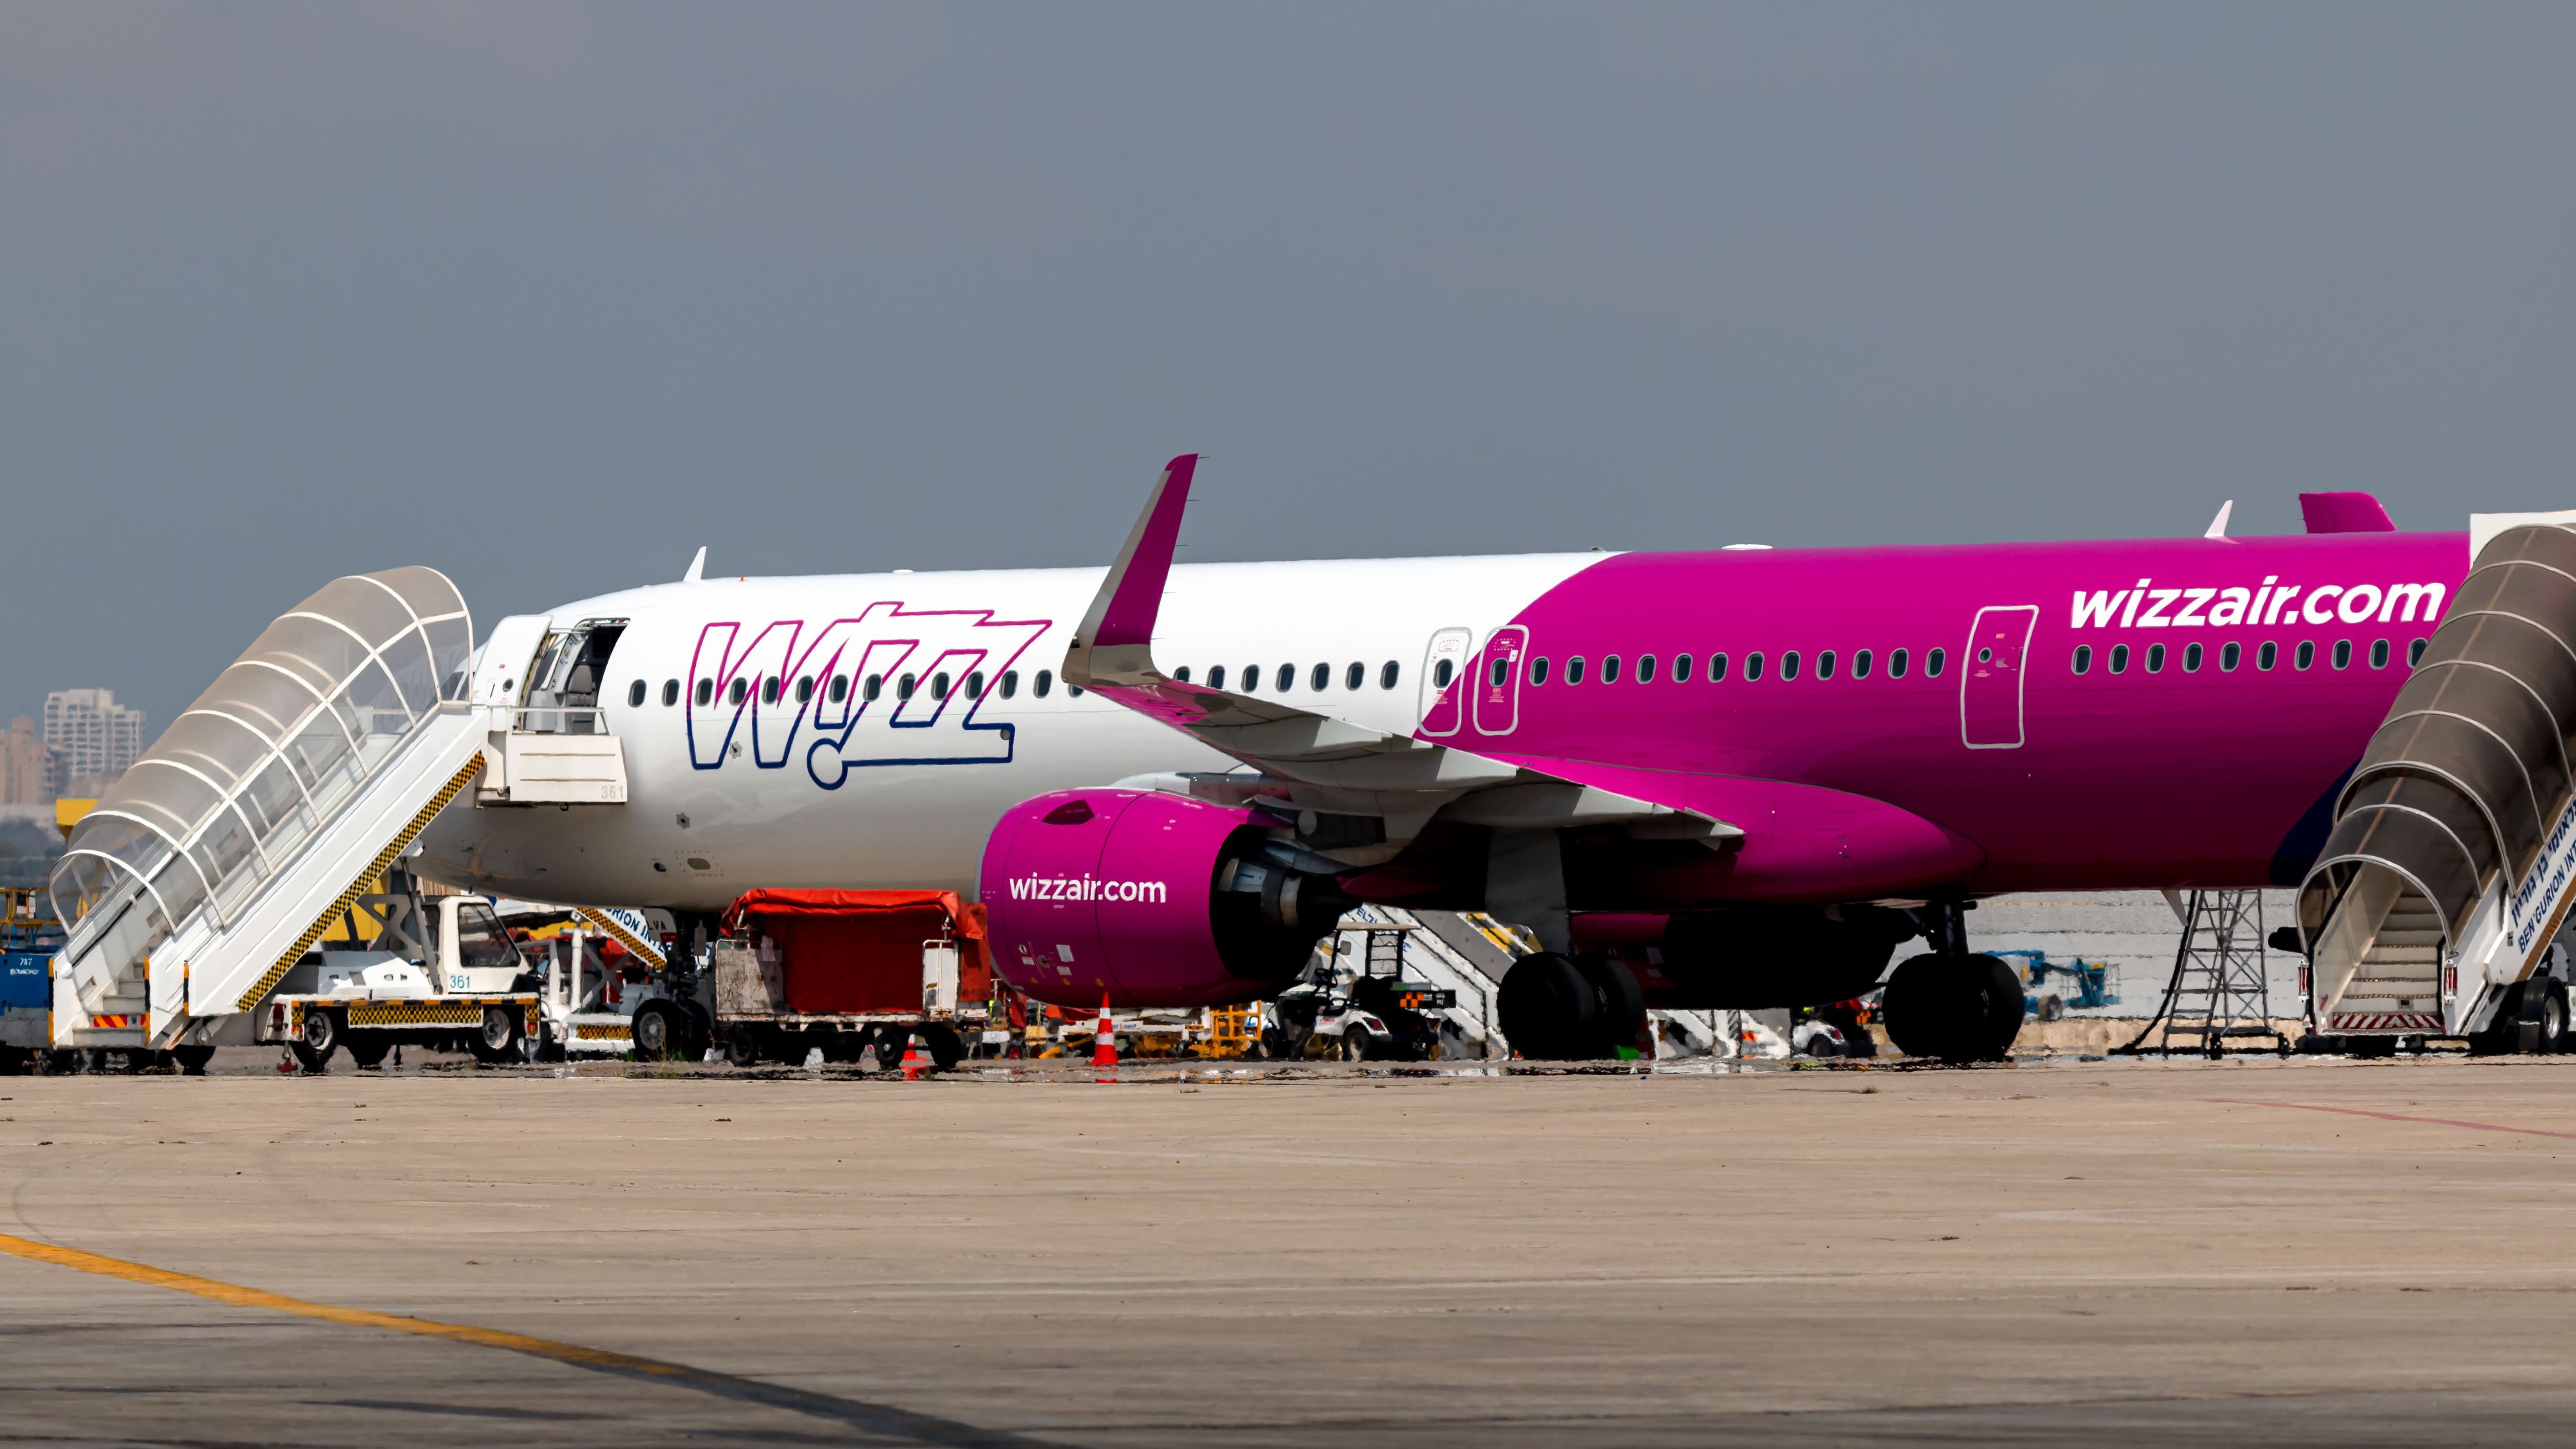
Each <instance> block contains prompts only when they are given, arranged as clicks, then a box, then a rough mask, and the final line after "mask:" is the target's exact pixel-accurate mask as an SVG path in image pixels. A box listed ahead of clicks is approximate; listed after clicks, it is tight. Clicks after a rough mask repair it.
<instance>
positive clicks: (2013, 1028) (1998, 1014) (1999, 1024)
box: [1967, 956, 2022, 1062]
mask: <svg viewBox="0 0 2576 1449" xmlns="http://www.w3.org/2000/svg"><path fill="white" fill-rule="evenodd" d="M1967 971H1968V973H1969V975H1970V976H1971V977H1972V978H1974V979H1976V980H1977V982H1978V984H1979V985H1980V986H1982V987H1983V989H1984V991H1985V996H1986V1012H1985V1016H1986V1050H1985V1053H1984V1055H1983V1056H1982V1057H1980V1058H1979V1060H1981V1061H1989V1062H2000V1061H2003V1060H2006V1059H2007V1058H2009V1057H2010V1056H2011V1055H2012V1047H2013V1040H2014V1038H2016V1037H2019V1036H2020V1035H2021V1021H2022V1005H2021V976H2020V975H2019V974H2018V973H2016V972H2015V971H2014V970H2013V969H2012V967H2011V965H2009V964H2008V963H2006V962H2005V961H2004V960H2002V959H2001V958H2000V957H1995V956H1971V957H1969V958H1968V964H1967Z"/></svg>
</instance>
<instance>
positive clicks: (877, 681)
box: [867, 674, 885, 704]
mask: <svg viewBox="0 0 2576 1449" xmlns="http://www.w3.org/2000/svg"><path fill="white" fill-rule="evenodd" d="M884 693H885V676H884V675H882V674H871V675H869V676H868V690H867V694H868V702H869V703H870V704H874V703H876V701H877V699H878V698H879V697H880V696H882V695H883V694H884Z"/></svg>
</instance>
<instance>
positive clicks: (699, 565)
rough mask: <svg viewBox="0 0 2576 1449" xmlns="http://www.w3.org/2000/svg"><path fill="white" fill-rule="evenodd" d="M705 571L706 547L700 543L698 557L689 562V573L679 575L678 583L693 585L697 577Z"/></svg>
mask: <svg viewBox="0 0 2576 1449" xmlns="http://www.w3.org/2000/svg"><path fill="white" fill-rule="evenodd" d="M706 571H707V546H706V545H705V544H703V543H702V544H699V545H698V556H697V557H696V558H693V559H691V560H689V571H688V572H687V573H684V574H682V575H680V582H681V583H684V584H694V583H696V582H697V581H698V576H699V575H701V574H703V573H705V572H706Z"/></svg>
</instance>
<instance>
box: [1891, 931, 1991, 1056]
mask: <svg viewBox="0 0 2576 1449" xmlns="http://www.w3.org/2000/svg"><path fill="white" fill-rule="evenodd" d="M1879 1004H1880V1010H1881V1011H1882V1012H1883V1013H1884V1014H1885V1016H1886V1019H1887V1035H1888V1039H1889V1040H1891V1041H1893V1042H1895V1043H1896V1049H1897V1050H1898V1051H1901V1052H1903V1053H1905V1054H1906V1055H1907V1056H1909V1057H1932V1058H1934V1059H1936V1060H1939V1061H1945V1062H1951V1063H1965V1062H1984V1061H1997V1060H2001V1059H2002V1057H2003V1056H2004V1054H2005V1053H2006V1052H2008V1051H2010V1050H2011V1048H2012V1042H2013V1038H2014V1037H2015V1036H2016V1035H2018V1034H2019V1033H2020V1031H2021V1014H2022V1013H2021V980H2020V978H2019V977H2017V976H2015V975H2013V969H2012V968H2011V967H2010V966H2007V965H2005V964H2004V963H2003V962H2001V961H1999V960H1996V959H1995V958H1994V957H1992V956H1941V955H1924V956H1915V957H1910V958H1908V959H1907V960H1905V961H1902V962H1899V963H1898V964H1897V967H1896V971H1895V974H1893V975H1891V976H1889V977H1888V978H1887V990H1886V992H1885V993H1884V994H1883V995H1882V996H1881V997H1880V998H1879Z"/></svg>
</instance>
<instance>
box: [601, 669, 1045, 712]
mask: <svg viewBox="0 0 2576 1449" xmlns="http://www.w3.org/2000/svg"><path fill="white" fill-rule="evenodd" d="M850 683H851V677H850V676H849V675H846V674H835V675H833V676H832V677H831V678H830V679H829V680H826V681H825V682H824V683H823V684H822V685H821V689H822V691H823V697H824V698H825V699H826V700H828V701H830V702H831V703H833V704H839V703H841V702H842V701H844V700H846V699H848V698H849V697H850ZM886 683H887V680H886V677H885V676H884V675H882V674H871V675H869V676H868V677H867V678H865V679H863V680H860V681H858V687H859V697H860V698H861V699H862V700H874V699H877V698H879V697H881V696H883V695H884V693H885V689H886ZM893 683H894V697H895V698H897V699H910V698H912V697H913V695H914V694H916V693H918V692H919V691H920V689H921V687H922V679H921V676H920V675H917V674H898V675H896V676H895V677H894V680H893ZM929 683H930V697H931V698H932V699H939V700H944V699H946V698H948V695H949V691H950V690H952V689H954V688H955V687H956V686H957V683H958V681H957V680H956V678H955V677H954V676H952V675H950V674H948V673H947V672H945V671H942V672H940V673H937V674H933V675H932V676H930V681H929ZM986 683H987V680H986V679H985V675H984V671H982V670H980V669H978V670H975V671H973V672H972V673H969V674H968V675H967V676H966V679H965V685H966V697H967V698H968V699H982V698H983V697H984V686H985V684H986ZM751 689H752V685H751V681H750V679H748V678H746V677H744V676H742V675H735V676H734V679H733V682H732V683H731V684H728V685H726V686H725V691H724V695H725V703H727V704H740V703H742V702H743V701H744V700H746V699H749V698H750V697H751ZM815 689H816V685H815V683H814V679H813V677H812V676H810V675H808V676H807V677H805V678H803V679H799V680H797V681H796V683H795V684H794V685H792V686H791V685H788V684H785V683H783V682H782V681H781V680H780V679H779V677H778V676H777V675H775V674H772V675H769V676H768V677H766V678H764V679H762V680H761V681H760V702H761V703H763V704H776V703H778V701H779V699H780V697H781V696H783V695H785V694H788V693H793V694H794V695H795V696H796V702H797V703H798V704H805V703H809V702H810V701H812V699H813V698H814V691H815ZM645 690H646V686H645V683H644V681H643V680H640V679H639V680H636V681H635V682H634V683H633V684H630V685H628V686H626V702H627V704H629V705H630V706H635V707H638V708H640V707H642V705H643V703H644V695H645ZM1054 690H1055V671H1054V670H1052V669H1041V670H1039V671H1038V673H1037V677H1036V678H1035V679H1033V680H1031V681H1030V682H1029V692H1030V693H1031V694H1033V695H1036V696H1037V697H1038V698H1040V699H1044V698H1046V697H1047V696H1048V695H1049V694H1050V693H1052V692H1054ZM1019 692H1020V671H1018V670H1016V669H1005V670H1003V671H1002V678H1001V695H1002V698H1004V699H1011V698H1014V697H1016V696H1017V695H1018V694H1019ZM1064 692H1065V693H1066V694H1068V695H1071V696H1073V697H1075V698H1077V699H1078V698H1080V697H1081V695H1082V687H1081V686H1080V685H1074V684H1068V685H1066V686H1065V687H1064ZM694 695H695V697H696V699H697V702H698V703H699V704H700V705H709V704H713V703H715V702H716V682H715V681H714V680H712V679H701V680H699V681H698V687H697V689H696V690H695V691H694ZM679 702H680V681H678V680H676V679H666V680H663V681H662V703H663V705H664V707H666V708H667V707H669V706H672V705H676V704H678V703H679Z"/></svg>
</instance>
